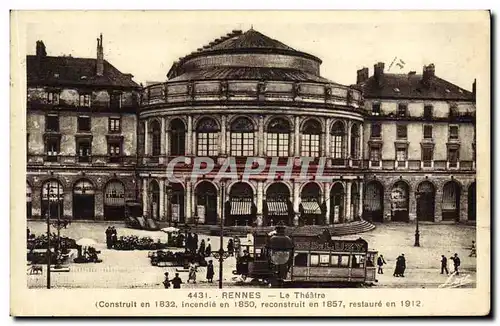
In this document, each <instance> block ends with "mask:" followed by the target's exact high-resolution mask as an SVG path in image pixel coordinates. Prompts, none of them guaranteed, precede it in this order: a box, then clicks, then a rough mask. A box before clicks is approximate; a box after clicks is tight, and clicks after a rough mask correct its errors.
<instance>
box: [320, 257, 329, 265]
mask: <svg viewBox="0 0 500 326" xmlns="http://www.w3.org/2000/svg"><path fill="white" fill-rule="evenodd" d="M319 264H320V265H321V266H325V265H326V266H328V265H330V255H319Z"/></svg>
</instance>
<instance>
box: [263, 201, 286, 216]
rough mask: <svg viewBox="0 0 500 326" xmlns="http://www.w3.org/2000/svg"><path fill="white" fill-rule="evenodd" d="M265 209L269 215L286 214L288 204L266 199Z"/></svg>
mask: <svg viewBox="0 0 500 326" xmlns="http://www.w3.org/2000/svg"><path fill="white" fill-rule="evenodd" d="M267 211H268V214H269V215H288V205H287V204H286V202H284V201H268V202H267Z"/></svg>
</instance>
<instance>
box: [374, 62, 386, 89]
mask: <svg viewBox="0 0 500 326" xmlns="http://www.w3.org/2000/svg"><path fill="white" fill-rule="evenodd" d="M384 67H385V64H384V63H383V62H378V63H376V64H375V65H374V66H373V76H374V77H375V80H376V81H377V84H378V85H379V86H382V82H383V78H384Z"/></svg>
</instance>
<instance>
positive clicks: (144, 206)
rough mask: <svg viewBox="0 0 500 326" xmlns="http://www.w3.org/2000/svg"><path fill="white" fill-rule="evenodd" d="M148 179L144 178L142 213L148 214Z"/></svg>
mask: <svg viewBox="0 0 500 326" xmlns="http://www.w3.org/2000/svg"><path fill="white" fill-rule="evenodd" d="M148 204H149V203H148V180H147V179H146V178H144V179H142V215H143V216H147V215H148Z"/></svg>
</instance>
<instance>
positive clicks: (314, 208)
mask: <svg viewBox="0 0 500 326" xmlns="http://www.w3.org/2000/svg"><path fill="white" fill-rule="evenodd" d="M302 208H303V209H304V214H315V215H321V208H320V207H319V204H318V202H315V201H303V202H302Z"/></svg>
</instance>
